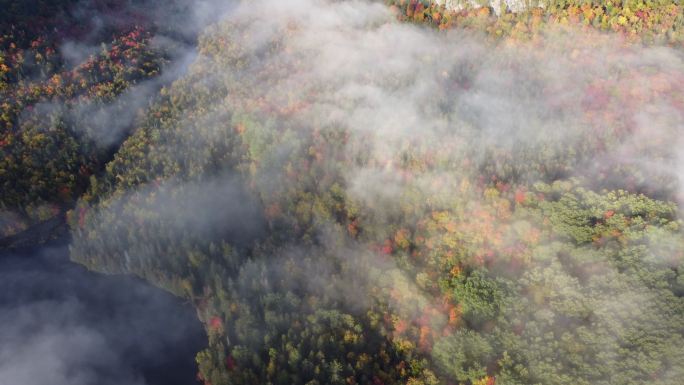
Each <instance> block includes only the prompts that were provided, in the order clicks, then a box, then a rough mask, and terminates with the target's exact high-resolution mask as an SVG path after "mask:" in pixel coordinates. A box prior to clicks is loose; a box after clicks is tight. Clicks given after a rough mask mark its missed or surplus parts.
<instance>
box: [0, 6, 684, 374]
mask: <svg viewBox="0 0 684 385" xmlns="http://www.w3.org/2000/svg"><path fill="white" fill-rule="evenodd" d="M540 5H542V7H532V8H526V9H524V10H523V11H517V12H511V10H506V9H503V8H502V9H494V8H493V7H479V6H473V5H465V6H463V7H455V8H447V7H446V6H444V5H438V4H436V3H431V2H429V1H414V0H406V1H401V0H397V1H387V2H367V1H327V0H325V1H324V0H320V1H319V0H302V1H297V2H291V3H289V2H280V1H276V0H263V1H244V2H241V3H240V4H239V5H238V6H236V8H235V9H234V10H233V11H231V12H230V13H229V14H228V15H227V17H226V18H225V19H224V20H222V21H220V22H218V23H215V24H212V25H210V26H207V27H206V29H205V30H204V32H203V33H202V34H201V36H200V37H199V42H198V48H197V49H198V55H197V57H196V58H195V59H194V61H193V62H192V64H191V65H190V66H189V67H188V69H187V71H186V72H185V73H183V75H182V76H180V77H179V78H178V79H177V80H175V81H174V82H173V83H172V84H168V85H165V86H163V87H161V86H160V87H161V89H160V91H159V92H158V93H154V95H155V96H154V99H153V102H152V103H151V104H150V106H149V107H147V108H145V109H144V111H141V112H136V114H135V117H134V118H132V119H131V120H130V122H131V126H130V127H126V128H125V130H123V131H121V130H117V131H116V132H117V136H115V138H116V140H109V141H104V142H105V143H107V144H108V146H109V147H107V146H105V147H106V148H105V150H103V148H102V145H101V143H102V142H103V140H102V139H101V138H102V137H101V136H100V137H97V138H95V139H91V138H93V137H94V136H93V135H102V134H103V133H104V134H106V133H107V128H108V127H109V126H108V124H107V122H104V123H101V122H100V121H98V122H97V124H95V123H89V121H88V116H89V114H87V113H86V114H84V115H76V116H77V118H74V117H73V116H74V115H69V113H70V111H72V110H74V109H75V110H78V111H80V110H79V108H80V107H79V106H80V105H81V104H82V103H104V104H105V105H106V106H107V108H110V105H109V104H107V103H108V102H109V101H111V100H114V101H115V104H114V105H115V106H117V107H116V108H119V109H121V110H125V109H126V105H125V104H121V102H120V100H121V99H118V98H115V96H116V95H119V94H121V93H122V92H123V91H124V90H125V89H128V87H130V85H129V84H135V83H136V82H138V81H141V80H142V79H145V78H147V77H154V76H157V75H158V74H159V72H163V70H164V68H165V67H164V60H165V56H164V52H163V51H158V50H155V49H154V48H153V47H150V45H149V42H150V40H151V39H152V38H151V36H152V35H153V33H154V30H151V31H150V32H146V31H145V30H144V29H140V28H139V27H136V28H134V29H132V30H127V32H126V33H125V34H123V35H121V36H119V37H116V38H115V39H114V40H113V41H112V43H111V45H106V46H105V48H106V50H103V51H102V52H101V53H99V54H96V55H95V54H94V55H91V56H89V59H88V60H87V61H86V62H85V63H83V64H80V65H77V66H76V67H74V68H73V69H71V70H69V72H68V73H66V74H61V73H60V75H49V76H44V77H38V79H39V80H31V82H30V83H27V82H26V81H22V80H21V79H20V75H18V74H21V73H22V72H21V71H20V70H18V69H17V68H20V67H17V64H16V63H18V62H17V61H16V59H5V60H9V61H8V62H11V63H14V64H13V65H12V66H11V68H12V70H10V71H9V72H8V74H10V75H8V78H7V79H11V80H7V81H6V84H7V85H6V86H5V87H4V88H3V89H2V92H4V93H5V95H10V96H11V100H12V101H13V102H12V103H9V104H7V103H6V104H7V106H8V107H7V109H8V111H9V112H7V113H6V114H5V115H3V119H4V117H5V116H7V117H8V118H7V119H6V120H5V122H6V123H3V124H5V126H3V127H2V133H3V134H4V135H5V136H6V137H7V138H8V139H5V140H4V141H3V142H1V143H3V147H2V148H1V149H0V150H1V151H3V152H2V154H3V156H4V159H5V160H4V162H6V163H3V164H2V165H0V166H1V168H0V177H2V178H6V179H0V180H3V182H4V181H6V182H4V183H6V184H5V186H12V187H11V188H9V187H3V190H2V191H3V192H2V197H1V198H0V199H2V204H3V206H2V207H5V208H12V209H13V210H15V211H17V212H19V213H22V214H21V215H25V216H27V217H30V216H31V215H32V212H33V211H32V210H35V209H34V207H42V206H40V205H41V204H52V205H60V204H64V205H66V206H69V207H71V206H70V205H73V204H75V206H73V208H72V209H71V210H70V211H69V213H68V220H69V225H70V228H71V232H72V236H73V240H72V245H71V253H72V258H73V259H74V260H75V261H78V262H80V263H82V264H84V265H86V266H87V267H89V268H90V269H93V270H96V271H101V272H105V273H123V274H135V275H138V276H140V277H143V278H144V279H146V280H148V281H150V282H152V283H153V284H155V285H157V286H160V287H162V288H164V289H167V290H169V291H171V292H173V293H175V294H177V295H178V296H181V297H184V298H187V299H188V300H190V301H192V303H193V304H194V305H195V307H196V308H197V311H198V315H199V317H200V319H201V320H202V322H203V323H204V324H205V327H206V330H207V335H208V341H209V346H208V348H207V349H206V350H204V351H202V352H199V353H198V355H197V363H198V379H199V380H200V381H202V382H203V383H205V384H213V385H218V384H311V385H312V384H321V385H322V384H373V385H380V384H386V385H389V384H410V385H419V384H426V385H428V384H445V385H447V384H468V385H493V384H544V385H546V384H568V385H569V384H587V385H589V384H591V385H595V384H673V385H674V384H679V383H680V382H681V378H684V366H683V363H684V349H683V348H682V347H683V346H684V300H683V299H682V295H683V294H684V276H683V275H682V274H684V271H683V270H682V269H683V268H684V266H683V263H684V237H683V236H682V229H681V226H682V222H681V219H680V210H681V209H680V204H681V202H682V198H683V197H684V195H683V194H682V193H681V188H682V187H681V183H682V181H681V179H680V176H681V171H680V168H681V167H680V165H681V162H682V160H683V159H684V158H682V156H681V154H680V149H679V148H680V147H681V146H680V144H681V143H682V142H681V140H682V132H681V127H682V122H683V119H684V116H682V112H683V111H684V105H683V103H684V94H682V91H681V90H682V89H684V87H683V86H684V61H682V56H681V48H682V46H681V44H682V43H681V36H680V32H681V31H680V28H681V24H682V21H683V20H684V19H683V17H682V16H683V15H682V9H681V7H680V6H679V5H678V4H677V3H676V2H671V1H652V2H651V1H623V2H591V1H586V2H573V1H567V2H566V1H549V2H543V4H540ZM31 44H32V43H31ZM39 45H40V44H39ZM8 47H9V46H8ZM12 49H14V48H12ZM17 49H20V50H26V51H21V52H22V55H25V54H24V53H23V52H31V55H34V56H35V55H37V54H38V53H37V52H43V51H40V49H42V48H30V49H29V48H17ZM31 49H34V50H35V51H30V50H31ZM112 51H114V53H112ZM11 52H14V51H11V49H10V48H7V49H6V50H4V51H3V57H6V58H12V57H14V56H16V54H14V56H13V55H11V54H10V53H11ZM45 52H47V51H45ZM41 55H42V53H41ZM55 68H61V67H59V65H56V67H55ZM88 68H99V69H100V71H104V75H102V73H101V72H100V71H98V72H96V73H97V75H94V74H93V73H92V72H89V70H88ZM31 71H33V73H37V72H36V71H38V70H36V69H33V70H31ZM43 71H48V73H54V72H55V71H54V70H43ZM50 71H52V72H50ZM12 74H14V75H12ZM11 76H14V77H11ZM55 76H60V80H59V86H58V87H55V88H54V89H52V91H50V92H51V93H48V90H49V89H50V87H52V86H51V85H52V84H53V83H55V80H54V78H55ZM35 78H36V77H35V75H34V76H32V79H35ZM103 79H109V80H103ZM83 84H85V85H83ZM19 85H21V86H19ZM32 87H33V88H37V89H38V90H39V91H35V92H36V96H31V95H33V94H31V93H30V92H31V91H30V90H31V89H32ZM85 95H87V97H86V96H85ZM45 98H49V99H48V100H51V101H55V100H57V101H58V103H54V105H55V107H52V108H55V109H56V110H58V111H61V112H60V113H61V114H62V115H55V113H53V112H50V113H48V114H46V113H45V112H44V111H45V107H42V106H41V104H40V103H39V102H38V101H39V100H46V99H45ZM123 100H126V99H123ZM101 101H102V102H101ZM28 106H35V107H33V109H31V110H30V111H35V112H28V113H27V112H21V111H24V110H26V109H29V107H28ZM50 111H52V110H50ZM64 111H66V112H64ZM20 112H21V113H20ZM65 114H66V115H65ZM55 116H59V117H61V116H67V117H69V118H68V119H66V118H65V119H57V118H55ZM48 117H52V118H51V119H50V120H48V122H51V123H50V124H52V125H46V124H47V123H46V120H45V119H47V118H48ZM100 124H101V125H100ZM17 127H19V128H17ZM45 127H54V128H52V129H49V130H47V132H48V133H49V135H46V134H45ZM89 127H95V128H94V129H90V130H89ZM74 130H77V131H74ZM73 132H77V133H76V134H70V133H73ZM59 135H61V136H59ZM70 135H71V136H70ZM105 137H107V136H105ZM41 140H42V141H45V140H55V141H58V142H59V143H60V145H57V146H55V145H53V146H52V147H51V146H45V145H43V144H32V143H42V142H40V141H41ZM119 145H120V146H119ZM112 148H114V150H112ZM50 151H53V152H50ZM108 151H109V152H108ZM112 153H113V155H112ZM26 154H32V155H31V156H32V157H33V159H34V160H30V157H28V156H27V155H26ZM60 156H61V157H64V158H59V157H60ZM107 156H109V157H107ZM36 157H44V158H38V159H46V160H50V162H47V161H44V160H35V159H36ZM67 157H68V159H67ZM17 159H20V160H21V161H20V162H19V161H17ZM51 162H52V163H51ZM46 164H47V165H54V166H50V167H45V165H46ZM36 165H39V166H40V167H36ZM60 167H61V168H63V169H60ZM77 169H78V170H80V171H78V172H76V171H75V170H77ZM82 170H87V171H82ZM18 175H30V177H28V179H27V178H25V177H22V178H21V180H22V181H23V180H26V185H21V184H18V183H15V180H19V178H18V177H17V176H18ZM31 178H33V179H31ZM55 197H59V198H58V200H56V199H57V198H55ZM75 200H77V203H74V201H75ZM55 202H60V203H55ZM67 202H70V203H69V204H67ZM48 207H51V206H48ZM15 215H19V214H15ZM12 223H14V222H12ZM0 224H1V223H0ZM6 231H8V232H11V231H15V230H12V229H11V228H10V230H6Z"/></svg>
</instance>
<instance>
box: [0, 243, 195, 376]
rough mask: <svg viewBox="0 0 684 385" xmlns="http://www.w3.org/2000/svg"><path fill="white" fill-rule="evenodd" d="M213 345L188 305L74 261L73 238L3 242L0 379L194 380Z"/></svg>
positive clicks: (0, 260)
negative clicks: (11, 248)
mask: <svg viewBox="0 0 684 385" xmlns="http://www.w3.org/2000/svg"><path fill="white" fill-rule="evenodd" d="M205 344H206V336H205V334H204V331H203V329H202V326H201V324H200V322H199V321H198V320H197V317H196V313H195V311H194V309H193V308H192V307H191V306H190V305H189V304H187V303H183V302H182V300H180V299H178V298H176V297H174V296H172V295H170V294H168V293H166V292H164V291H162V290H161V289H158V288H154V287H151V286H150V285H148V284H145V283H144V282H142V281H141V280H139V279H135V278H132V277H122V276H105V275H100V274H96V273H92V272H90V271H88V270H86V269H85V268H83V267H82V266H80V265H77V264H74V263H72V262H70V261H69V252H68V246H67V245H66V242H64V241H59V242H56V243H53V244H52V245H49V246H45V247H41V248H35V249H33V250H23V251H19V252H8V251H0V385H90V384H97V385H114V384H116V385H140V384H148V385H161V384H164V385H175V384H179V385H180V384H184V385H191V384H195V383H196V379H195V375H196V373H197V368H196V365H195V362H194V357H195V354H196V353H197V352H198V351H199V350H201V349H203V348H204V346H205Z"/></svg>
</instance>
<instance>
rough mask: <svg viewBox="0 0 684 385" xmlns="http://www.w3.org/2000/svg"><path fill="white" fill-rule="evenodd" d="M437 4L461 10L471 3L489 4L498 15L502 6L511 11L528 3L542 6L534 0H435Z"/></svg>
mask: <svg viewBox="0 0 684 385" xmlns="http://www.w3.org/2000/svg"><path fill="white" fill-rule="evenodd" d="M435 1H436V3H437V4H440V5H442V4H444V5H446V7H447V8H448V9H453V10H459V9H461V8H463V7H464V6H466V4H470V5H471V6H473V7H483V6H489V7H491V8H492V9H493V10H494V12H495V13H496V14H497V15H498V14H500V13H501V10H502V8H508V9H509V10H511V12H520V11H522V10H523V9H525V7H526V6H528V5H533V6H540V5H541V4H538V3H539V2H538V1H534V0H435Z"/></svg>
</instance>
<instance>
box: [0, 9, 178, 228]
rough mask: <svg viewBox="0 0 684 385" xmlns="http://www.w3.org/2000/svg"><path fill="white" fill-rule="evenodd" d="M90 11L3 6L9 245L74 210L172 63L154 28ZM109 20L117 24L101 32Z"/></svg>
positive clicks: (0, 86)
mask: <svg viewBox="0 0 684 385" xmlns="http://www.w3.org/2000/svg"><path fill="white" fill-rule="evenodd" d="M85 4H86V3H78V4H77V2H73V1H58V2H43V1H26V2H3V4H2V9H3V13H2V16H1V17H2V19H1V22H0V26H2V28H1V32H2V35H1V36H0V95H1V97H2V99H1V100H2V103H0V186H2V193H1V194H0V236H2V237H4V236H7V235H11V234H14V233H16V232H18V231H20V230H23V229H25V228H27V227H28V226H30V225H31V224H32V223H36V222H40V221H44V220H45V219H47V218H50V217H53V216H55V215H57V214H58V213H59V212H60V211H63V210H64V209H66V208H69V207H70V206H71V205H72V204H73V202H74V201H75V199H76V198H77V197H78V196H79V195H80V194H81V193H82V192H83V191H85V189H86V188H87V186H88V183H89V177H90V176H91V175H92V174H94V173H96V172H97V171H98V170H100V169H101V168H102V165H103V164H104V163H105V162H106V161H107V160H109V158H110V157H111V153H112V152H113V151H114V150H115V149H116V148H117V147H118V144H119V143H120V142H121V140H122V139H123V138H124V137H125V136H126V135H127V130H128V129H130V126H131V125H132V122H133V120H134V118H135V114H136V111H137V110H138V109H139V108H140V107H145V106H146V104H147V102H146V101H144V99H145V98H148V97H150V96H151V94H152V93H153V92H154V89H155V88H156V87H155V86H150V85H145V86H144V87H136V86H138V85H140V84H144V82H145V80H147V79H151V78H154V77H157V76H158V75H159V74H160V72H161V70H162V67H163V65H164V63H165V62H166V55H165V53H164V52H163V49H162V47H160V46H159V45H155V44H154V43H153V42H152V37H153V34H152V33H151V32H150V31H148V30H147V29H146V28H153V27H154V25H153V24H152V23H151V21H149V20H145V19H144V18H140V17H137V18H136V17H135V15H133V14H131V12H127V11H126V8H125V7H124V6H123V5H122V4H119V3H117V2H109V3H107V4H104V3H102V4H101V3H100V2H93V3H92V4H90V3H88V5H89V6H90V7H87V8H85V9H79V8H78V7H85ZM99 12H106V14H108V15H110V16H111V17H112V20H111V21H108V22H104V23H102V22H101V23H100V24H102V25H100V24H98V25H91V24H92V23H94V18H91V17H92V16H94V15H96V14H97V13H99ZM117 12H118V13H120V15H119V16H120V17H121V19H119V18H115V15H117ZM122 20H126V22H123V21H122ZM74 42H79V43H78V44H76V43H74ZM79 44H80V45H79ZM149 87H151V89H145V88H149ZM141 99H142V100H141Z"/></svg>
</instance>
